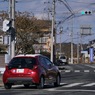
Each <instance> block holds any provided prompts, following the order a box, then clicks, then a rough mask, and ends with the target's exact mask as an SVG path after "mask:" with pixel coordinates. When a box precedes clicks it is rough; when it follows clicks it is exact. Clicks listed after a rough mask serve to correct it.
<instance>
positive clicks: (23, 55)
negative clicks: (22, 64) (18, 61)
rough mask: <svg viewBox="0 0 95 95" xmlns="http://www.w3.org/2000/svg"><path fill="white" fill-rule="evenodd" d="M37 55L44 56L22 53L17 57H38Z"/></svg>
mask: <svg viewBox="0 0 95 95" xmlns="http://www.w3.org/2000/svg"><path fill="white" fill-rule="evenodd" d="M36 56H43V55H41V54H20V55H16V56H15V57H36Z"/></svg>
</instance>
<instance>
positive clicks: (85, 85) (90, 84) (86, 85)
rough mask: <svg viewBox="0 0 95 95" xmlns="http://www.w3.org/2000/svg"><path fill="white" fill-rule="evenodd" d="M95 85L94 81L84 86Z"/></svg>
mask: <svg viewBox="0 0 95 95" xmlns="http://www.w3.org/2000/svg"><path fill="white" fill-rule="evenodd" d="M94 85H95V82H94V83H89V84H86V85H83V87H87V86H94Z"/></svg>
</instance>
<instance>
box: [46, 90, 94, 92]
mask: <svg viewBox="0 0 95 95" xmlns="http://www.w3.org/2000/svg"><path fill="white" fill-rule="evenodd" d="M45 90H48V91H59V92H80V91H81V92H95V90H81V89H75V90H73V89H71V90H57V89H45Z"/></svg>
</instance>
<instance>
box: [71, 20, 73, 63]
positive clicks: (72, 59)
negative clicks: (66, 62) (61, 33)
mask: <svg viewBox="0 0 95 95" xmlns="http://www.w3.org/2000/svg"><path fill="white" fill-rule="evenodd" d="M71 64H73V19H72V29H71Z"/></svg>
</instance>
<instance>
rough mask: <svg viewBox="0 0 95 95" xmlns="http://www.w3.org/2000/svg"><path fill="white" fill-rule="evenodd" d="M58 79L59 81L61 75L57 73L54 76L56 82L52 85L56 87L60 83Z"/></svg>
mask: <svg viewBox="0 0 95 95" xmlns="http://www.w3.org/2000/svg"><path fill="white" fill-rule="evenodd" d="M60 81H61V77H60V76H59V75H57V77H56V82H54V86H55V87H57V86H59V85H60Z"/></svg>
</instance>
